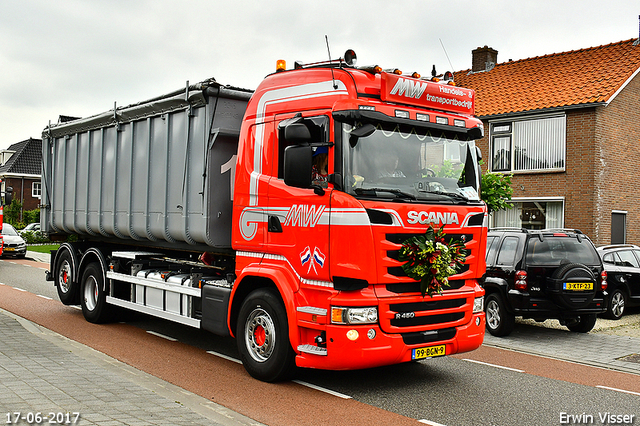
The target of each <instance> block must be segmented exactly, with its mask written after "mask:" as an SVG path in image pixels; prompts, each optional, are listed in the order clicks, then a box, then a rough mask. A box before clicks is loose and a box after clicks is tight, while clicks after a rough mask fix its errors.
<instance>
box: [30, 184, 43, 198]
mask: <svg viewBox="0 0 640 426" xmlns="http://www.w3.org/2000/svg"><path fill="white" fill-rule="evenodd" d="M31 196H32V197H33V198H40V197H41V196H42V184H41V183H40V182H33V183H32V184H31Z"/></svg>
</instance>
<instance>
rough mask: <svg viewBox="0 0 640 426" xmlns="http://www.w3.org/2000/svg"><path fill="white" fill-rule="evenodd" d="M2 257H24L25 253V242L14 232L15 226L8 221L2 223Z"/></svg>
mask: <svg viewBox="0 0 640 426" xmlns="http://www.w3.org/2000/svg"><path fill="white" fill-rule="evenodd" d="M2 239H3V240H4V244H3V247H2V257H6V256H12V257H25V256H26V255H27V243H26V242H25V241H24V239H22V237H21V236H20V235H19V234H18V233H17V232H16V228H14V227H13V226H12V225H9V224H8V223H4V224H2Z"/></svg>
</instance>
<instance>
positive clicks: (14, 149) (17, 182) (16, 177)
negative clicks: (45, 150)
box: [0, 138, 42, 220]
mask: <svg viewBox="0 0 640 426" xmlns="http://www.w3.org/2000/svg"><path fill="white" fill-rule="evenodd" d="M41 170H42V140H41V139H32V138H29V139H27V140H25V141H22V142H18V143H14V144H13V145H11V146H10V147H9V148H8V149H5V150H2V151H0V179H2V195H3V196H4V194H5V191H6V189H7V188H8V187H11V188H13V199H14V200H18V201H19V202H21V203H22V210H23V211H25V210H33V209H36V208H38V207H39V206H40V197H41V194H42V187H41V183H40V175H41ZM20 219H21V220H22V217H21V218H20Z"/></svg>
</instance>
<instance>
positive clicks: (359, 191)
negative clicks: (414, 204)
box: [355, 188, 417, 200]
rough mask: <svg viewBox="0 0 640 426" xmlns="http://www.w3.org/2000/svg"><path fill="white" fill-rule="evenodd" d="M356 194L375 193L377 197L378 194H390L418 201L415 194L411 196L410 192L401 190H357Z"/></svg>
mask: <svg viewBox="0 0 640 426" xmlns="http://www.w3.org/2000/svg"><path fill="white" fill-rule="evenodd" d="M355 192H356V194H358V195H366V194H367V192H373V195H377V194H376V193H377V192H388V193H390V194H393V195H395V196H396V198H408V199H410V200H416V199H417V198H416V196H415V195H413V194H409V193H408V192H404V191H401V190H399V189H395V188H393V189H389V188H356V189H355Z"/></svg>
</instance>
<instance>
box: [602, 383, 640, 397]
mask: <svg viewBox="0 0 640 426" xmlns="http://www.w3.org/2000/svg"><path fill="white" fill-rule="evenodd" d="M596 387H597V388H600V389H607V390H612V391H616V392H624V393H630V394H631V395H638V396H640V392H631V391H628V390H624V389H617V388H610V387H609V386H601V385H597V386H596Z"/></svg>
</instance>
